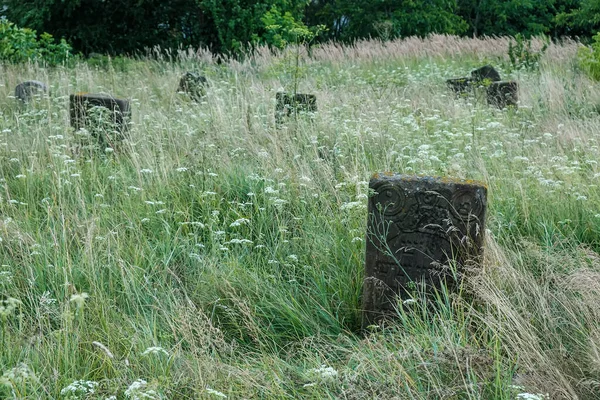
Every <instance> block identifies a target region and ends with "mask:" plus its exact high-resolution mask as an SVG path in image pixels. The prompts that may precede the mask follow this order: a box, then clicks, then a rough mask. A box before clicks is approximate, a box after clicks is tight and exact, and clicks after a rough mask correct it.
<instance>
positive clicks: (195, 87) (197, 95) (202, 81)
mask: <svg viewBox="0 0 600 400" xmlns="http://www.w3.org/2000/svg"><path fill="white" fill-rule="evenodd" d="M207 86H208V81H207V80H206V78H205V77H204V76H202V75H199V74H197V73H195V72H186V73H185V75H183V76H182V77H181V79H180V80H179V86H178V87H177V91H178V92H184V93H187V94H188V95H189V96H190V97H191V98H192V99H193V100H195V101H200V100H202V98H203V97H204V96H205V95H206V87H207Z"/></svg>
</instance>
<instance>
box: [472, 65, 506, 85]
mask: <svg viewBox="0 0 600 400" xmlns="http://www.w3.org/2000/svg"><path fill="white" fill-rule="evenodd" d="M471 80H472V81H474V82H477V83H482V82H483V81H485V80H489V81H491V82H498V81H500V80H502V79H500V74H499V73H498V71H496V69H495V68H494V67H492V66H491V65H484V66H483V67H481V68H477V69H475V70H473V71H471Z"/></svg>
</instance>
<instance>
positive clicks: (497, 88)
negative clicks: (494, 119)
mask: <svg viewBox="0 0 600 400" xmlns="http://www.w3.org/2000/svg"><path fill="white" fill-rule="evenodd" d="M487 101H488V104H490V105H493V106H496V107H498V108H506V107H508V106H512V107H517V106H518V102H519V84H518V83H517V82H515V81H509V82H492V83H491V84H490V85H489V86H488V87H487Z"/></svg>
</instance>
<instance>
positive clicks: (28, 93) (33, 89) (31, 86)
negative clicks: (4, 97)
mask: <svg viewBox="0 0 600 400" xmlns="http://www.w3.org/2000/svg"><path fill="white" fill-rule="evenodd" d="M47 93H48V87H47V86H46V84H45V83H43V82H40V81H25V82H22V83H19V84H18V85H17V86H16V87H15V97H16V98H17V99H19V100H20V101H22V102H23V103H29V102H30V101H31V100H33V99H34V98H35V96H43V95H45V94H47Z"/></svg>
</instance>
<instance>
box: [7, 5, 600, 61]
mask: <svg viewBox="0 0 600 400" xmlns="http://www.w3.org/2000/svg"><path fill="white" fill-rule="evenodd" d="M0 4H4V6H5V10H4V12H3V14H4V15H5V16H6V17H7V18H8V19H9V20H10V21H13V22H15V23H16V24H17V25H18V26H21V27H28V28H31V29H34V30H36V31H38V32H48V33H50V34H52V35H54V36H55V37H59V38H65V39H66V40H67V41H68V42H69V43H71V44H72V46H73V47H74V49H75V50H76V51H77V52H83V53H84V54H86V55H87V54H89V53H91V52H99V53H104V54H111V55H116V54H123V53H128V54H134V53H135V54H137V53H138V52H143V51H144V49H145V48H152V47H154V46H160V47H161V48H162V49H168V48H171V49H175V48H179V47H182V48H187V47H188V46H192V47H194V48H198V47H207V48H209V49H210V50H211V51H213V52H217V53H239V52H240V51H242V50H243V49H246V48H248V47H249V46H254V45H257V44H267V45H270V46H279V45H280V42H278V41H277V40H274V38H273V36H272V35H270V34H269V27H268V26H269V23H270V22H272V21H271V20H270V19H269V17H268V15H267V14H268V13H271V15H275V14H279V15H281V16H282V17H284V18H282V19H281V20H280V22H281V23H282V25H283V26H285V25H286V21H287V24H289V23H293V24H300V25H303V26H305V27H307V28H313V29H316V28H317V27H318V26H320V25H322V26H324V27H326V28H327V29H326V30H321V34H320V35H319V36H318V37H317V38H316V39H317V40H319V41H327V40H330V39H335V40H336V41H342V42H346V43H351V42H353V41H355V40H357V39H364V38H380V39H384V40H388V39H395V38H399V37H407V36H412V35H418V36H426V35H428V34H431V33H440V34H441V33H447V34H459V35H465V36H475V37H481V36H506V35H510V36H513V35H516V34H517V33H520V34H522V35H524V36H525V37H529V36H536V35H540V34H545V35H547V36H550V37H552V38H561V37H564V36H569V37H575V36H578V37H581V38H588V39H589V38H591V36H592V35H593V34H595V33H596V31H597V30H598V29H599V28H600V1H598V0H525V1H523V0H510V1H506V0H410V1H396V0H380V1H363V0H259V1H255V0H252V1H250V0H176V1H162V0H139V1H123V0H104V1H94V0H61V1H55V0H52V1H48V0H3V1H2V2H0ZM280 22H278V23H280Z"/></svg>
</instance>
